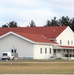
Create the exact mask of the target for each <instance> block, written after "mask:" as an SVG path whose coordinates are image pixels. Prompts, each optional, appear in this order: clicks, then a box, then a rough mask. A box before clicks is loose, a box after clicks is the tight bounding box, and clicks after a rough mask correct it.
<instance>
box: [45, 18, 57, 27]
mask: <svg viewBox="0 0 74 75" xmlns="http://www.w3.org/2000/svg"><path fill="white" fill-rule="evenodd" d="M45 26H58V20H56V17H54V18H53V19H51V21H49V20H47V22H46V25H45Z"/></svg>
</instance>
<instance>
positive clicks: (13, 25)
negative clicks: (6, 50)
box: [7, 21, 18, 27]
mask: <svg viewBox="0 0 74 75" xmlns="http://www.w3.org/2000/svg"><path fill="white" fill-rule="evenodd" d="M7 25H8V26H9V27H18V26H17V22H15V21H11V22H9V23H7Z"/></svg>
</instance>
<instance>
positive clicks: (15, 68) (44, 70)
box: [0, 60, 74, 74]
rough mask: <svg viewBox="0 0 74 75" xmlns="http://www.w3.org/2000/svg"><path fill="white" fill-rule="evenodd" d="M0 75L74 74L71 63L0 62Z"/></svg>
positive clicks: (73, 64) (73, 65) (37, 61)
mask: <svg viewBox="0 0 74 75" xmlns="http://www.w3.org/2000/svg"><path fill="white" fill-rule="evenodd" d="M0 74H74V62H73V61H71V62H70V61H59V60H58V61H57V60H56V61H39V60H35V61H32V60H31V61H16V62H12V61H11V62H0Z"/></svg>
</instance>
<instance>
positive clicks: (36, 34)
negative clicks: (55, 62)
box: [0, 26, 74, 59]
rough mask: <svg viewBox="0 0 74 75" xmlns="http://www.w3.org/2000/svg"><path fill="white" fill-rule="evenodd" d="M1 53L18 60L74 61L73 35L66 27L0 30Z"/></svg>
mask: <svg viewBox="0 0 74 75" xmlns="http://www.w3.org/2000/svg"><path fill="white" fill-rule="evenodd" d="M2 52H11V53H13V52H15V53H18V57H19V58H31V59H52V58H63V59H68V58H71V59H74V33H73V31H72V30H71V29H70V27H68V26H53V27H52V26H50V27H22V28H0V57H1V56H2Z"/></svg>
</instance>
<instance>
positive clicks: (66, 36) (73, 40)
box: [56, 27, 74, 46]
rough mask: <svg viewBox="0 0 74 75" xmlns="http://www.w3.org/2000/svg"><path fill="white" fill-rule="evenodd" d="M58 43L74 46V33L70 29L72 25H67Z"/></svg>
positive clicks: (58, 38)
mask: <svg viewBox="0 0 74 75" xmlns="http://www.w3.org/2000/svg"><path fill="white" fill-rule="evenodd" d="M56 40H57V43H59V44H60V40H61V44H60V45H65V46H74V33H73V31H72V30H71V29H70V27H67V28H66V29H65V30H64V31H63V32H62V33H61V34H60V35H59V36H58V37H57V38H56ZM68 41H69V44H68Z"/></svg>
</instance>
